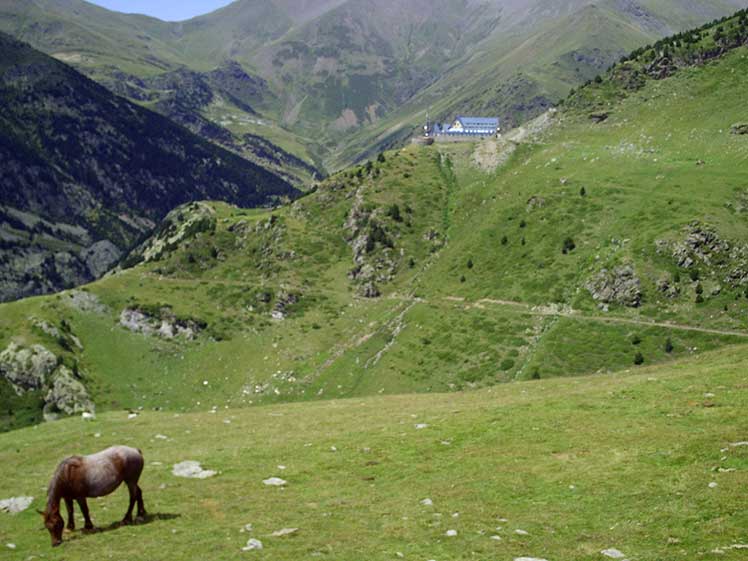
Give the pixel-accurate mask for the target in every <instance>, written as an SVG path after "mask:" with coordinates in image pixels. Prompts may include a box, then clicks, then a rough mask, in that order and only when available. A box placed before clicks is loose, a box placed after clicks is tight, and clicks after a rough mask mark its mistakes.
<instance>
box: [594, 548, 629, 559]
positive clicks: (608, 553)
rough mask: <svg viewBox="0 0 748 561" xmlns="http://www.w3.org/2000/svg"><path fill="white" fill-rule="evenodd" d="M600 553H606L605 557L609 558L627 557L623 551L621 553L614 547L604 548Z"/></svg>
mask: <svg viewBox="0 0 748 561" xmlns="http://www.w3.org/2000/svg"><path fill="white" fill-rule="evenodd" d="M600 553H601V554H602V555H604V556H605V557H608V558H609V559H623V558H625V557H626V556H625V555H624V554H623V553H621V552H620V551H618V550H617V549H612V548H611V549H603V550H602V551H601V552H600Z"/></svg>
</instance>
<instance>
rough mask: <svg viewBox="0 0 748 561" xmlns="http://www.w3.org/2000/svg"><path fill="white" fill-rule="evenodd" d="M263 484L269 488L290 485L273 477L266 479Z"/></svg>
mask: <svg viewBox="0 0 748 561" xmlns="http://www.w3.org/2000/svg"><path fill="white" fill-rule="evenodd" d="M262 482H263V483H264V484H265V485H267V486H269V487H283V486H284V485H285V484H286V483H288V481H286V480H285V479H281V478H280V477H271V478H270V479H264V480H263V481H262Z"/></svg>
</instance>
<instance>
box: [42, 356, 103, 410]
mask: <svg viewBox="0 0 748 561" xmlns="http://www.w3.org/2000/svg"><path fill="white" fill-rule="evenodd" d="M94 410H95V406H94V404H93V402H92V401H91V399H90V398H89V397H88V392H87V391H86V387H85V386H84V385H83V384H82V383H81V382H80V380H78V379H76V378H75V376H74V374H73V372H72V371H71V370H70V369H69V368H67V367H66V366H60V367H59V368H58V369H57V370H56V371H55V373H54V376H53V377H52V383H51V384H50V387H49V389H48V390H47V392H46V394H45V396H44V419H45V420H47V421H54V420H56V419H57V418H59V417H60V416H61V415H78V414H81V413H92V412H93V411H94Z"/></svg>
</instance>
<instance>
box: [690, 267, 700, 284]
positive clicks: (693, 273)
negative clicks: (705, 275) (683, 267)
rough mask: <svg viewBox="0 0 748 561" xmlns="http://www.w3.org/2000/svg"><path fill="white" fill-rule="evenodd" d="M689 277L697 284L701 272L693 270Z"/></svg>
mask: <svg viewBox="0 0 748 561" xmlns="http://www.w3.org/2000/svg"><path fill="white" fill-rule="evenodd" d="M688 276H689V277H690V278H691V280H692V281H693V282H696V281H697V280H699V272H698V271H697V270H696V269H693V270H692V271H690V272H689V273H688Z"/></svg>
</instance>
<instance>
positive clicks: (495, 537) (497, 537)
mask: <svg viewBox="0 0 748 561" xmlns="http://www.w3.org/2000/svg"><path fill="white" fill-rule="evenodd" d="M491 539H492V540H493V541H496V542H500V541H501V539H502V538H501V536H497V535H493V536H491Z"/></svg>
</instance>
